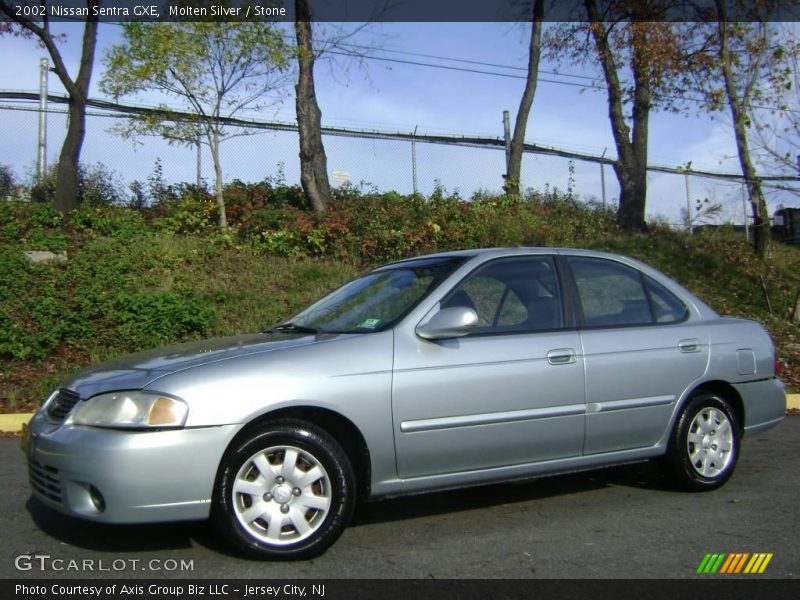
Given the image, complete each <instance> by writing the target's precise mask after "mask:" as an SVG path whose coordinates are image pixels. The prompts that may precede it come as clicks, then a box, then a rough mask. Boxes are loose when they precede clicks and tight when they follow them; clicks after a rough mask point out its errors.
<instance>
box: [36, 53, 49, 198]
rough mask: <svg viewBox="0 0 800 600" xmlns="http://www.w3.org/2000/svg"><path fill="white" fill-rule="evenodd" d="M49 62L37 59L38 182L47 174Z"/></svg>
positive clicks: (44, 59)
mask: <svg viewBox="0 0 800 600" xmlns="http://www.w3.org/2000/svg"><path fill="white" fill-rule="evenodd" d="M48 71H49V62H48V60H47V59H46V58H43V59H42V60H40V61H39V151H38V153H37V154H36V178H37V180H38V181H39V183H41V182H43V181H44V178H45V176H46V175H47V73H48Z"/></svg>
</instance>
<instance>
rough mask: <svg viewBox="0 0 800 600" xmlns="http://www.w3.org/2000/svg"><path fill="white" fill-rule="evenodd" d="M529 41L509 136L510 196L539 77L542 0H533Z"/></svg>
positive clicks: (517, 175)
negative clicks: (522, 81) (522, 89)
mask: <svg viewBox="0 0 800 600" xmlns="http://www.w3.org/2000/svg"><path fill="white" fill-rule="evenodd" d="M531 16H532V22H531V41H530V46H529V48H528V75H527V77H526V79H525V90H524V91H523V92H522V98H521V100H520V102H519V110H518V111H517V118H516V120H515V122H514V135H513V136H512V137H511V151H510V152H509V159H508V172H507V173H506V183H505V186H504V188H505V191H506V193H507V194H509V195H512V196H518V195H519V193H520V179H521V174H522V149H523V146H524V145H525V132H526V130H527V128H528V115H529V114H530V112H531V105H532V104H533V97H534V96H535V95H536V84H537V82H538V78H539V57H540V56H541V53H542V46H541V40H542V25H543V19H544V0H534V1H533V7H532V11H531Z"/></svg>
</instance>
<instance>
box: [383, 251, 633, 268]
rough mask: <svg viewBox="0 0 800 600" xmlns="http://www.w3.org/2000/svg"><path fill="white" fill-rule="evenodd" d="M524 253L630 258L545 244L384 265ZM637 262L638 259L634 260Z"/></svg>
mask: <svg viewBox="0 0 800 600" xmlns="http://www.w3.org/2000/svg"><path fill="white" fill-rule="evenodd" d="M526 254H563V255H568V256H569V255H580V256H596V257H604V258H615V259H626V260H631V259H629V258H628V257H626V256H622V255H620V254H612V253H610V252H601V251H599V250H584V249H581V248H551V247H546V246H519V247H515V248H471V249H468V250H455V251H450V252H437V253H434V254H424V255H420V256H414V257H410V258H405V259H402V260H398V261H394V262H391V263H388V264H386V265H384V266H389V265H398V264H407V263H410V262H413V261H416V260H428V259H431V258H451V257H452V258H467V259H469V258H475V257H478V256H480V257H484V258H494V257H500V256H515V255H526ZM635 262H637V263H638V261H635Z"/></svg>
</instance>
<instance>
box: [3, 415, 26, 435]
mask: <svg viewBox="0 0 800 600" xmlns="http://www.w3.org/2000/svg"><path fill="white" fill-rule="evenodd" d="M32 416H33V413H21V414H20V413H18V414H15V415H0V431H20V430H21V429H22V424H23V423H27V422H28V421H30V420H31V417H32Z"/></svg>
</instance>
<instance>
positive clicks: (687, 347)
mask: <svg viewBox="0 0 800 600" xmlns="http://www.w3.org/2000/svg"><path fill="white" fill-rule="evenodd" d="M678 350H680V351H681V352H684V353H687V354H688V353H690V352H699V351H700V340H698V339H691V340H681V341H680V342H678Z"/></svg>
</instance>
